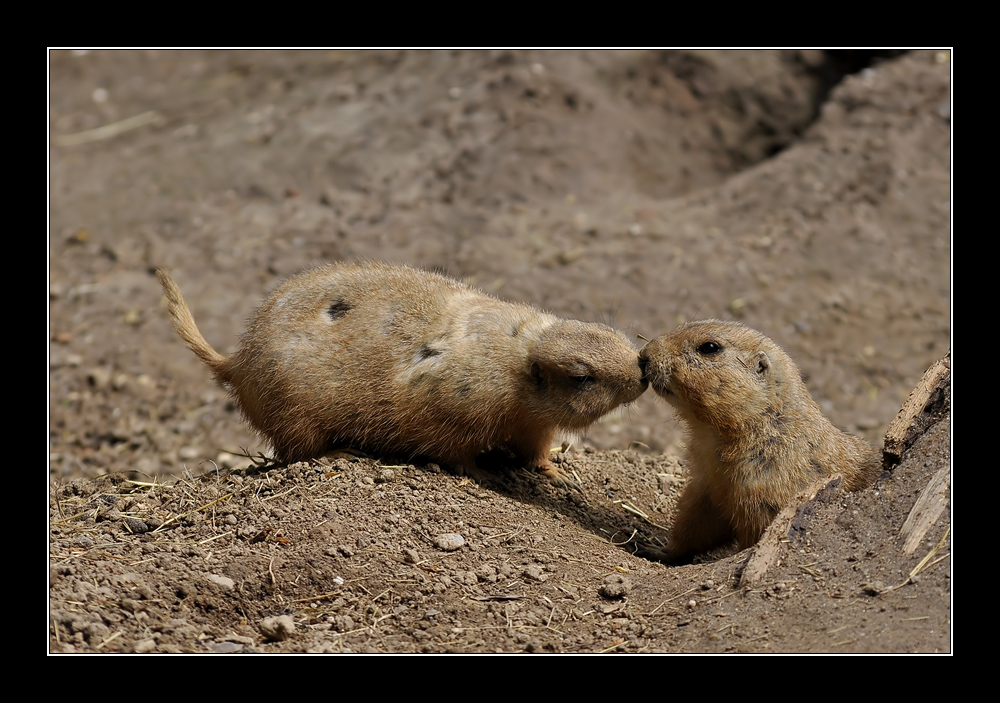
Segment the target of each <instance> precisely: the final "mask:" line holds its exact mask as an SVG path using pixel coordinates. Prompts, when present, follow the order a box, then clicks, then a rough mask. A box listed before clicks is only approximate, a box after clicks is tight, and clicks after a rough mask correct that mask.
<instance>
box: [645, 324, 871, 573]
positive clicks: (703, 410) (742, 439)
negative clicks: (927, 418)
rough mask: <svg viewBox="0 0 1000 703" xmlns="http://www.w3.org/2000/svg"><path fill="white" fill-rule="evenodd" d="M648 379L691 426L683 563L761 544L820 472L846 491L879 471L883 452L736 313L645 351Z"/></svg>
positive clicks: (681, 532) (678, 531) (682, 330)
mask: <svg viewBox="0 0 1000 703" xmlns="http://www.w3.org/2000/svg"><path fill="white" fill-rule="evenodd" d="M640 359H641V363H642V364H643V365H644V366H645V370H646V379H647V380H648V381H649V384H650V385H651V386H652V388H653V390H654V391H655V392H656V394H657V395H659V396H660V397H662V398H663V399H664V400H666V401H667V402H668V403H670V404H671V405H672V406H673V407H674V409H675V410H676V412H677V414H678V415H679V416H680V418H681V419H682V420H683V421H684V423H685V425H686V426H687V430H688V458H689V472H690V474H689V478H688V483H687V486H686V487H685V489H684V492H683V493H682V494H681V497H680V500H679V501H678V506H677V519H676V520H675V522H674V527H673V531H672V533H671V540H670V545H669V546H668V547H667V548H666V549H665V550H663V551H662V552H661V553H660V554H659V555H657V558H660V559H662V560H663V561H667V562H682V561H686V560H690V558H691V557H693V556H695V555H697V554H699V553H701V552H704V551H706V550H708V549H711V548H712V547H716V546H719V545H722V544H725V543H727V542H728V541H730V540H731V539H733V538H734V537H735V538H736V539H737V541H738V542H739V547H740V549H745V548H746V547H750V546H752V545H754V544H756V543H757V541H758V540H759V539H760V536H761V535H762V534H763V532H764V530H765V528H766V527H767V526H768V525H769V524H770V523H771V521H772V520H773V519H774V517H775V515H777V513H778V511H779V510H781V508H782V507H784V506H785V504H786V503H787V502H788V501H789V500H790V499H791V498H792V497H793V496H794V495H795V494H796V493H797V492H798V491H799V490H801V489H802V488H804V487H805V486H806V485H808V484H809V483H810V482H811V481H812V480H814V479H816V478H818V477H819V476H822V475H827V474H834V473H836V474H840V475H841V476H842V477H843V479H844V484H845V486H846V487H847V488H848V490H858V489H861V488H865V487H867V486H869V485H871V484H872V483H873V482H874V481H875V479H876V478H878V476H879V474H880V473H881V468H882V460H881V456H880V454H879V452H878V451H876V449H875V448H874V447H872V446H871V445H869V444H868V443H867V442H865V441H864V440H862V439H859V438H858V437H853V436H851V435H849V434H846V433H844V432H842V431H841V430H839V429H837V428H836V427H834V426H833V424H832V423H831V422H830V421H829V420H828V419H827V418H826V417H825V416H824V415H823V413H822V411H821V410H820V409H819V406H818V405H817V404H816V402H815V401H814V400H813V399H812V396H811V395H809V391H808V390H807V389H806V387H805V384H804V383H803V382H802V377H801V374H800V373H799V369H798V367H796V365H795V363H794V362H793V361H792V360H791V358H789V356H788V355H787V354H786V353H785V352H784V351H783V350H782V349H781V348H780V347H779V346H778V345H777V344H775V343H774V342H773V341H771V340H770V339H768V338H767V337H765V336H764V335H762V334H761V333H760V332H757V331H756V330H753V329H751V328H749V327H747V326H745V325H742V324H739V323H737V322H722V321H719V320H704V321H700V322H689V323H687V324H685V325H682V326H681V327H679V328H677V329H676V330H674V331H673V332H671V333H670V334H667V335H664V336H662V337H657V338H656V339H654V340H652V341H651V342H649V343H648V344H647V345H646V346H645V347H644V348H643V349H642V351H641V352H640Z"/></svg>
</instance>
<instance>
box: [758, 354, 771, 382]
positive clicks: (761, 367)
mask: <svg viewBox="0 0 1000 703" xmlns="http://www.w3.org/2000/svg"><path fill="white" fill-rule="evenodd" d="M754 368H755V369H756V371H757V373H758V374H759V375H761V376H764V375H765V374H767V371H768V369H770V368H771V358H770V357H769V356H768V355H767V352H766V351H764V350H763V349H761V350H760V351H759V352H757V358H756V359H755V365H754Z"/></svg>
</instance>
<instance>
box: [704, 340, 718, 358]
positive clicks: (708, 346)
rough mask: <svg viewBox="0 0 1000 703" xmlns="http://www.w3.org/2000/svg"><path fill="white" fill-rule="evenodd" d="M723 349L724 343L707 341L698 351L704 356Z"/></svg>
mask: <svg viewBox="0 0 1000 703" xmlns="http://www.w3.org/2000/svg"><path fill="white" fill-rule="evenodd" d="M720 351H722V345H721V344H718V343H717V342H705V343H704V344H702V345H701V346H700V347H698V353H699V354H701V355H703V356H711V355H712V354H718V353H719V352H720Z"/></svg>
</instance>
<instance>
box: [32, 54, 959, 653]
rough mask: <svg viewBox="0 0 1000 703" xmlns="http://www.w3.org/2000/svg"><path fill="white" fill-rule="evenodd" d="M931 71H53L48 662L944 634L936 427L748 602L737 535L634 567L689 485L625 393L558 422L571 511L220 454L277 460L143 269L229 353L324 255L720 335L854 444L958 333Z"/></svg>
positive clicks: (946, 603)
mask: <svg viewBox="0 0 1000 703" xmlns="http://www.w3.org/2000/svg"><path fill="white" fill-rule="evenodd" d="M951 58H952V57H951V54H950V52H948V51H913V52H900V51H858V50H855V51H836V52H824V51H815V50H809V51H792V50H775V51H706V50H699V51H638V50H629V51H624V50H622V51H457V52H451V51H282V52H266V51H68V50H60V51H53V52H52V53H51V56H50V126H51V148H50V161H49V166H50V205H51V207H50V239H49V262H50V267H49V271H50V281H49V333H50V342H49V365H50V372H49V428H50V461H49V467H50V486H49V497H50V501H49V504H50V544H49V550H50V574H49V582H50V600H49V611H50V627H49V645H50V650H51V651H53V652H76V651H83V652H93V651H125V652H132V651H154V652H155V651H160V652H169V651H185V652H208V651H216V652H224V651H225V652H228V651H257V652H270V651H283V652H290V651H316V652H319V651H350V652H369V651H372V652H374V651H379V652H382V651H387V652H418V651H430V652H443V651H459V652H494V651H502V652H514V651H542V652H544V651H553V652H599V651H621V652H636V651H643V652H676V651H684V652H696V651H746V652H759V651H866V652H870V651H892V652H917V651H919V652H941V651H950V646H951V623H950V617H951V614H950V600H951V589H950V559H949V558H948V553H949V551H950V538H949V533H948V532H947V530H948V529H949V526H950V508H949V509H948V510H945V511H944V513H943V514H942V517H941V518H939V519H938V520H937V521H936V522H935V523H934V526H933V527H932V528H931V529H930V530H929V531H928V532H927V535H926V537H925V539H924V540H923V541H922V543H921V544H920V546H919V548H917V549H916V550H915V551H910V552H907V551H905V550H904V549H903V548H901V546H900V543H899V538H898V534H899V531H900V527H901V525H902V523H903V521H904V520H905V518H906V517H907V514H908V513H909V512H910V509H911V507H912V506H913V503H914V501H915V500H916V498H917V496H918V495H919V494H920V493H921V491H922V490H924V488H925V486H926V485H927V484H928V481H929V480H931V477H932V476H934V475H935V474H938V473H939V472H941V471H944V472H945V473H948V468H949V466H950V412H946V413H943V414H942V416H941V417H940V418H937V419H939V421H938V422H936V424H933V425H932V426H931V428H930V429H929V430H928V432H927V433H926V434H925V435H924V437H923V438H922V439H921V440H920V441H919V442H918V443H917V445H916V446H915V447H914V449H912V450H911V451H910V454H909V455H908V456H907V458H906V459H905V460H904V461H903V463H902V464H900V465H899V466H898V467H897V468H896V469H895V471H893V472H892V473H891V475H890V474H888V473H887V474H886V476H885V477H884V478H883V480H882V481H880V482H879V484H878V485H877V486H875V487H873V488H872V489H870V490H867V491H862V492H859V493H857V494H853V495H838V496H837V497H836V499H834V500H831V501H829V502H827V503H823V504H822V505H819V506H817V507H816V509H815V511H814V515H813V518H812V522H811V523H810V524H809V528H808V529H807V530H805V536H804V537H801V538H800V539H799V540H798V541H796V542H790V543H789V544H788V545H786V546H785V548H786V550H787V554H785V555H784V556H783V558H782V560H781V562H780V565H776V566H775V567H773V568H772V569H771V570H770V571H769V572H768V580H767V581H766V582H764V583H763V584H758V585H756V586H754V587H752V588H748V587H745V586H744V587H740V585H739V578H740V574H741V571H742V568H743V565H744V564H745V562H746V560H747V558H748V556H749V553H750V552H752V551H753V550H748V552H744V553H740V554H734V553H732V551H731V550H730V551H729V552H724V553H720V554H717V555H712V557H711V558H709V559H706V560H705V563H701V564H694V565H690V566H684V567H675V568H670V567H665V566H663V565H661V564H656V563H651V562H648V561H645V560H643V559H641V558H638V557H636V556H634V555H633V554H632V551H633V547H634V544H635V540H636V539H637V538H638V536H641V535H646V536H650V537H652V538H654V539H655V538H658V537H665V536H666V535H667V534H668V532H669V525H670V522H671V511H672V510H673V505H674V502H675V500H676V495H677V492H678V491H679V490H680V489H681V488H682V486H683V481H684V469H683V466H682V465H681V464H680V463H679V462H678V461H677V456H679V453H680V448H681V443H682V441H683V437H682V436H681V433H680V431H679V428H678V426H677V423H676V421H675V420H674V419H673V417H672V414H671V412H670V410H669V408H668V407H667V405H666V404H665V403H663V402H662V401H660V400H659V399H657V398H656V397H654V396H653V394H652V393H648V394H646V395H645V396H644V397H642V398H640V400H639V401H638V402H637V403H636V404H634V405H633V406H630V407H629V408H626V409H624V410H623V411H622V412H618V413H614V414H612V415H611V416H609V417H607V418H606V419H605V420H603V421H602V422H600V423H598V424H597V425H595V426H594V427H593V428H592V429H591V431H590V432H589V433H588V434H587V435H586V436H585V437H583V438H575V443H574V449H573V450H571V452H570V454H569V455H568V456H567V457H565V459H564V460H565V461H566V462H568V463H569V464H570V465H571V467H572V468H573V470H575V471H576V472H577V474H578V476H579V477H580V480H581V483H582V485H583V488H584V491H585V496H578V495H571V494H568V493H566V492H562V491H557V490H554V489H552V488H551V486H549V485H547V484H545V483H543V482H539V481H537V480H536V479H535V478H534V477H533V476H529V475H527V474H523V475H522V474H515V475H512V476H511V477H509V479H508V481H507V483H506V484H505V485H501V486H495V487H494V486H480V485H477V484H475V483H470V482H468V481H467V480H465V479H463V478H461V477H456V476H452V475H450V474H448V473H442V472H440V471H436V470H435V469H434V468H433V467H431V468H428V467H419V466H417V467H412V466H393V467H387V466H385V465H382V464H380V463H379V462H377V461H368V460H365V461H359V462H351V463H348V462H344V461H339V462H334V463H331V462H329V461H325V462H320V463H314V464H308V465H307V464H299V465H295V466H292V467H287V468H282V469H276V470H272V471H270V472H261V471H257V470H255V469H253V468H251V469H249V470H247V469H246V466H247V465H248V463H249V462H248V461H247V460H246V459H244V458H242V457H239V456H237V454H238V453H239V452H240V451H241V450H246V451H247V452H250V453H257V452H262V451H264V452H266V450H267V448H266V446H265V445H263V444H261V443H260V442H259V441H258V440H257V439H256V438H255V437H254V436H253V434H252V433H251V432H249V431H248V430H247V429H246V428H245V427H244V426H243V424H242V422H241V421H240V418H239V415H238V413H237V412H236V411H235V408H234V407H233V405H232V404H231V403H230V402H229V401H228V400H227V398H226V395H225V392H224V391H223V390H222V389H220V388H218V387H216V386H214V385H213V384H212V381H211V379H210V376H209V374H208V372H207V370H206V369H205V368H204V367H203V366H202V365H201V364H200V362H199V361H198V360H197V359H196V358H195V357H194V355H193V354H191V353H190V352H189V351H188V350H187V349H186V347H185V346H184V345H183V343H182V342H181V341H180V340H179V339H178V338H177V337H176V336H175V334H174V333H173V331H172V329H171V328H170V325H169V322H168V319H167V316H166V313H165V309H164V307H163V305H162V301H161V294H160V290H159V287H158V285H157V282H156V279H155V277H154V276H153V271H154V270H155V269H156V268H157V267H160V266H165V267H167V268H169V269H170V270H171V271H172V273H173V275H174V277H175V278H176V279H177V281H178V283H179V284H180V286H181V288H182V290H183V291H184V293H185V296H186V297H187V299H188V302H189V303H190V304H191V307H192V309H193V312H194V315H195V318H196V320H197V321H198V324H199V327H200V328H201V330H202V332H203V333H204V334H205V336H206V337H207V339H208V340H209V341H210V342H211V343H212V344H213V345H214V346H215V347H216V348H217V349H219V350H220V351H223V352H228V351H231V350H232V349H233V348H234V346H235V344H236V339H237V337H238V335H239V333H240V332H241V331H242V329H243V326H244V322H245V320H246V318H247V317H248V316H249V314H250V313H251V312H252V310H253V309H254V308H255V307H256V305H257V304H258V303H259V302H260V301H261V299H262V298H263V297H264V296H265V295H266V293H267V292H268V291H270V290H271V289H273V288H274V287H275V286H276V285H277V284H278V283H279V282H280V281H281V280H282V279H283V278H284V277H287V276H289V275H291V274H292V273H295V272H296V271H298V270H300V269H302V268H304V267H307V266H310V265H313V264H316V263H319V262H323V261H333V260H342V259H344V260H363V259H377V260H385V261H390V262H398V263H407V264H410V265H415V266H420V267H424V268H428V269H437V270H441V271H444V272H446V273H448V274H450V275H452V276H455V277H459V278H463V279H465V280H466V281H468V282H470V283H472V284H474V285H476V286H478V287H480V288H482V289H483V290H486V291H487V292H490V293H492V294H495V295H497V296H499V297H503V298H507V299H512V300H520V301H524V302H528V303H530V304H533V305H536V306H538V307H542V308H545V309H547V310H550V311H552V312H554V313H556V314H558V315H561V316H565V317H574V318H580V319H584V320H595V321H602V322H607V323H609V324H613V325H616V326H618V327H620V328H622V329H623V330H625V331H626V332H627V333H628V334H630V336H633V338H635V335H642V336H644V337H646V338H652V337H654V336H656V335H658V334H661V333H664V332H667V331H669V330H670V329H672V328H673V327H674V326H676V325H677V324H678V323H679V322H682V321H686V320H691V319H698V318H706V317H718V318H725V319H739V320H742V321H743V322H745V323H747V324H749V325H751V326H753V327H756V328H758V329H760V330H762V331H763V332H764V333H765V334H767V335H768V336H770V337H772V338H773V339H774V340H775V341H777V342H778V343H779V344H781V345H782V346H783V347H784V348H785V349H786V350H787V351H788V352H789V354H790V355H791V356H792V358H793V359H795V360H796V362H797V363H798V364H799V366H800V368H801V370H802V372H803V374H804V376H805V377H806V381H807V385H808V386H809V388H810V390H811V391H812V393H813V395H814V396H815V397H816V399H817V400H818V401H819V402H820V404H821V405H822V407H823V408H824V409H825V411H826V412H827V413H828V415H829V416H830V418H831V419H832V420H833V421H834V423H835V424H837V425H839V426H841V427H843V428H845V429H847V430H848V431H851V432H854V433H856V434H859V435H861V436H864V437H865V438H867V439H868V440H869V441H871V442H873V443H876V444H881V439H882V435H883V434H884V432H885V429H886V427H887V425H888V423H889V422H890V420H892V418H893V417H894V415H895V414H896V412H897V410H898V409H899V407H900V404H901V403H902V402H903V400H904V399H905V398H906V396H907V394H908V393H909V392H910V390H911V388H913V386H914V384H916V382H917V380H918V379H919V378H920V376H921V374H922V373H923V372H924V370H925V369H926V368H927V367H928V366H929V365H930V364H931V363H932V362H934V361H935V360H936V359H938V358H940V357H942V356H944V354H945V353H946V352H947V351H948V350H949V348H950V337H951V320H950V305H951V283H950V270H951V261H950V256H951V232H950V161H951V147H950V132H951V129H950V117H951V113H950V109H951V107H950V106H951V98H950V76H951V70H952V68H951ZM637 343H641V342H638V341H637ZM945 501H946V502H947V497H946V498H945ZM446 535H457V536H458V537H457V538H445V536H446ZM449 540H451V541H449ZM929 553H933V555H934V558H933V559H931V560H930V561H929V562H928V563H929V564H930V566H925V567H922V569H923V570H922V571H921V572H920V573H919V574H918V575H916V576H914V577H913V578H909V574H910V573H911V571H912V570H913V569H914V567H916V566H917V565H918V563H919V562H920V561H921V559H922V558H923V557H924V556H925V555H927V554H929ZM901 584H905V585H901ZM269 618H278V620H276V621H272V620H269Z"/></svg>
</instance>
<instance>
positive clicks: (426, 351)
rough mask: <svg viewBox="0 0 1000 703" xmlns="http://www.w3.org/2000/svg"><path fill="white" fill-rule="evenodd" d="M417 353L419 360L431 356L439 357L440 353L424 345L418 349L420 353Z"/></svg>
mask: <svg viewBox="0 0 1000 703" xmlns="http://www.w3.org/2000/svg"><path fill="white" fill-rule="evenodd" d="M418 353H419V354H420V358H421V359H430V358H431V357H432V356H438V355H440V354H441V351H440V350H438V349H431V348H430V347H429V346H427V345H426V344H425V345H424V346H422V347H420V351H419V352H418Z"/></svg>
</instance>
